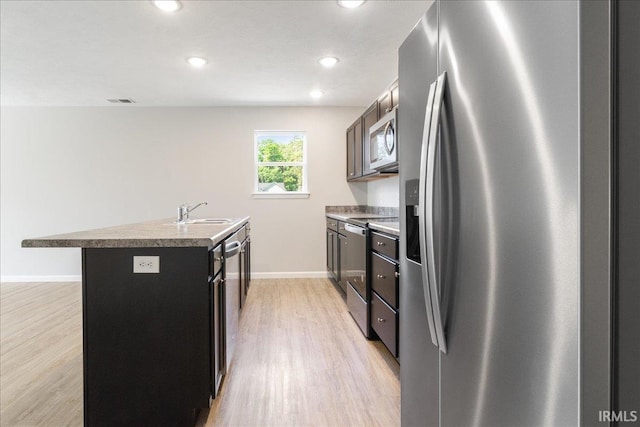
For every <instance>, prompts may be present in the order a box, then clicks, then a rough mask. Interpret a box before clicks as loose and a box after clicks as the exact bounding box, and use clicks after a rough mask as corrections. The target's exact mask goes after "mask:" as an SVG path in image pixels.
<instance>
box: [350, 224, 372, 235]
mask: <svg viewBox="0 0 640 427" xmlns="http://www.w3.org/2000/svg"><path fill="white" fill-rule="evenodd" d="M344 229H345V230H346V231H348V232H349V233H354V234H359V235H361V236H364V235H366V234H367V230H365V229H364V228H362V227H358V226H355V225H351V224H345V225H344Z"/></svg>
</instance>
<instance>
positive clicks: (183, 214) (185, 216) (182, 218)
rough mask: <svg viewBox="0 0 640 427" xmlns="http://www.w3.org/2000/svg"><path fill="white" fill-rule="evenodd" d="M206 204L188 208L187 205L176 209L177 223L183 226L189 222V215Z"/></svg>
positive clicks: (202, 203)
mask: <svg viewBox="0 0 640 427" xmlns="http://www.w3.org/2000/svg"><path fill="white" fill-rule="evenodd" d="M207 204H208V203H207V202H200V203H198V204H197V205H195V206H189V205H188V204H186V203H185V204H184V205H180V206H179V207H178V223H180V224H184V223H185V222H187V221H188V220H189V214H190V213H191V212H193V211H194V210H196V208H199V207H200V206H202V205H205V206H206V205H207Z"/></svg>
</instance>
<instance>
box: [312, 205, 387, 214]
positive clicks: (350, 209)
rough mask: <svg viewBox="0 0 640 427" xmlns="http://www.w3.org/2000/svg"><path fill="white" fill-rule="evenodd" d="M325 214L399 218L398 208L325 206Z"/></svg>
mask: <svg viewBox="0 0 640 427" xmlns="http://www.w3.org/2000/svg"><path fill="white" fill-rule="evenodd" d="M324 211H325V213H371V214H376V215H385V216H398V214H399V212H398V207H397V206H364V205H359V206H325V208H324Z"/></svg>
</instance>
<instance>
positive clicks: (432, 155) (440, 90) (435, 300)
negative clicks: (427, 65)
mask: <svg viewBox="0 0 640 427" xmlns="http://www.w3.org/2000/svg"><path fill="white" fill-rule="evenodd" d="M446 80H447V73H446V71H445V72H443V73H442V74H440V76H439V77H438V80H437V81H436V94H435V97H434V100H433V110H432V112H431V114H432V117H433V118H432V119H431V128H430V129H429V151H428V153H427V185H426V187H427V188H426V204H425V205H424V211H425V223H426V240H427V250H426V259H427V270H428V273H429V287H430V288H431V309H432V312H433V320H434V325H435V330H436V336H437V339H438V347H439V348H440V351H442V352H443V353H446V352H447V341H446V339H445V336H444V326H443V321H442V314H441V313H442V311H441V310H440V294H439V292H438V275H437V272H436V257H435V250H436V247H435V235H434V209H435V184H436V179H435V178H436V159H437V158H438V150H439V147H438V145H439V141H440V139H439V138H438V129H439V128H440V121H441V114H440V111H441V110H442V102H443V99H444V86H445V84H446Z"/></svg>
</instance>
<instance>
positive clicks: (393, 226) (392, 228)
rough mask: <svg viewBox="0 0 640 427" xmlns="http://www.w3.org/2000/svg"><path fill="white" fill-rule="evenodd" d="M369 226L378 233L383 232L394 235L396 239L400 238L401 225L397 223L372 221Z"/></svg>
mask: <svg viewBox="0 0 640 427" xmlns="http://www.w3.org/2000/svg"><path fill="white" fill-rule="evenodd" d="M367 226H368V227H369V228H370V229H372V230H376V231H381V232H383V233H387V234H392V235H394V236H396V237H399V236H400V223H399V222H398V221H397V220H396V221H384V222H382V221H377V220H375V219H372V220H371V221H369V223H368V224H367Z"/></svg>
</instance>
